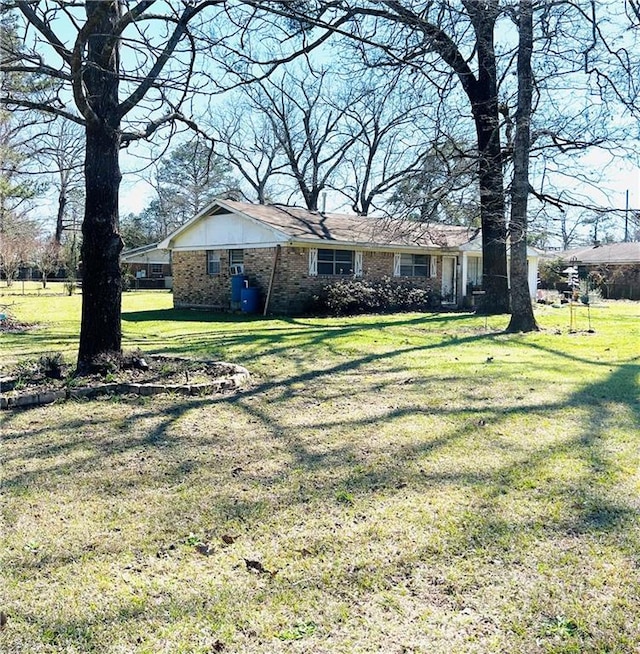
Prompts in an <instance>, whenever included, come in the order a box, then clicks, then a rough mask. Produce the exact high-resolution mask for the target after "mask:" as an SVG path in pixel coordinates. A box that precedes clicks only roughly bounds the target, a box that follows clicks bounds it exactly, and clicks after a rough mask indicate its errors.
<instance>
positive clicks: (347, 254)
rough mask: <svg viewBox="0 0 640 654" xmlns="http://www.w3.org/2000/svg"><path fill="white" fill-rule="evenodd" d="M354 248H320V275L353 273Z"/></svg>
mask: <svg viewBox="0 0 640 654" xmlns="http://www.w3.org/2000/svg"><path fill="white" fill-rule="evenodd" d="M354 258H355V257H354V252H353V250H329V249H328V248H318V275H353V274H354Z"/></svg>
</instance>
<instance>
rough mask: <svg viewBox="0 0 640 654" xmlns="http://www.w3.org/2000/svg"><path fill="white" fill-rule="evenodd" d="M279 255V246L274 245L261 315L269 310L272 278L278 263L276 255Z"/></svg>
mask: <svg viewBox="0 0 640 654" xmlns="http://www.w3.org/2000/svg"><path fill="white" fill-rule="evenodd" d="M279 256H280V246H279V245H276V251H275V252H274V253H273V266H272V267H271V277H270V278H269V288H268V289H267V299H266V300H265V301H264V310H263V312H262V315H263V316H266V315H267V311H268V310H269V302H270V301H271V290H272V289H273V280H274V279H275V276H276V266H277V265H278V257H279Z"/></svg>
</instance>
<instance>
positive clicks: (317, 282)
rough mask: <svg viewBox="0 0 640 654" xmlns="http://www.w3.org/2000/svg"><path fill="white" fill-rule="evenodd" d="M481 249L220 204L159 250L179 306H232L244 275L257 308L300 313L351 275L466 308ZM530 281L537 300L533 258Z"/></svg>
mask: <svg viewBox="0 0 640 654" xmlns="http://www.w3.org/2000/svg"><path fill="white" fill-rule="evenodd" d="M480 241H481V239H480V238H479V233H478V230H473V229H468V228H466V227H454V226H448V225H432V224H431V225H429V224H424V223H417V222H411V221H404V220H394V219H388V218H371V217H362V216H353V215H342V214H328V213H321V212H315V211H308V210H306V209H301V208H298V207H288V206H283V205H256V204H250V203H247V202H237V201H234V200H216V201H214V202H213V203H212V204H210V205H209V206H208V207H207V208H206V209H205V210H203V211H202V212H201V213H200V214H198V215H197V216H195V217H194V218H193V219H192V220H190V221H189V222H188V223H186V224H185V225H183V226H181V227H180V228H178V229H177V230H176V231H175V232H173V233H172V234H170V235H169V236H168V237H167V238H166V239H165V240H164V241H161V242H160V243H159V244H158V247H159V248H164V249H167V250H170V251H171V258H172V266H173V294H174V306H175V307H176V308H187V307H189V308H208V309H227V308H229V307H230V303H231V293H232V276H234V275H239V274H243V275H245V276H246V279H247V281H248V283H249V284H250V285H251V286H252V287H257V288H258V289H259V293H260V298H261V308H262V307H264V305H265V303H266V305H267V306H266V308H265V310H266V311H269V312H271V313H277V314H296V313H301V312H303V311H304V310H305V308H306V307H307V306H308V305H309V302H310V300H311V298H312V297H313V295H314V294H317V293H318V292H319V291H320V290H321V289H322V288H323V287H324V286H326V285H327V284H329V283H331V282H332V281H336V280H337V279H340V278H344V277H346V276H351V277H366V278H375V279H380V278H383V277H390V278H397V279H398V280H405V281H406V280H409V281H411V283H412V284H415V286H417V287H420V288H425V289H430V290H433V291H437V292H439V293H440V294H441V296H442V301H443V303H444V304H445V305H449V306H462V305H464V304H465V303H466V302H468V301H469V300H470V298H471V294H472V291H473V290H474V289H475V288H479V287H480V285H481V283H482V251H481V243H480ZM529 276H530V279H529V283H530V285H531V288H532V293H535V290H536V278H537V253H536V252H535V251H533V250H532V251H531V256H530V266H529ZM236 279H237V278H236Z"/></svg>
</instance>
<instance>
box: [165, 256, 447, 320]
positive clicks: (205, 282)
mask: <svg viewBox="0 0 640 654" xmlns="http://www.w3.org/2000/svg"><path fill="white" fill-rule="evenodd" d="M275 251H276V250H275V248H259V249H246V250H244V270H245V274H246V275H247V277H248V279H249V284H250V285H251V286H257V287H258V288H259V289H260V310H262V308H263V307H264V302H265V300H266V296H267V291H268V288H269V280H270V278H271V271H272V269H273V259H274V255H275ZM214 252H217V253H218V254H219V255H220V274H219V275H208V274H207V253H206V252H205V251H204V250H202V251H196V252H181V251H174V253H173V301H174V306H176V307H177V308H180V307H201V308H208V309H229V308H230V303H231V275H230V273H229V251H228V250H214ZM437 263H438V265H437V277H431V278H428V277H427V278H424V277H397V278H395V279H397V280H411V281H412V283H414V284H415V286H416V287H419V288H425V289H433V290H439V289H440V285H441V275H442V266H441V262H440V258H439V257H437ZM362 268H363V276H364V277H366V278H369V279H381V278H382V277H393V253H392V252H363V257H362ZM337 279H339V277H336V276H332V275H317V276H314V277H312V276H310V275H309V250H308V249H307V248H301V247H282V248H281V250H280V254H279V256H278V263H277V267H276V274H275V277H274V283H273V289H272V291H271V299H270V301H269V313H274V314H300V313H304V311H305V310H307V309H308V308H309V306H310V305H311V303H312V300H313V296H314V295H317V294H319V293H320V291H321V290H322V289H323V287H325V286H326V285H327V284H330V283H331V282H334V281H336V280H337Z"/></svg>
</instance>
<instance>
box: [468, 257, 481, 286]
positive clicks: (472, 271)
mask: <svg viewBox="0 0 640 654" xmlns="http://www.w3.org/2000/svg"><path fill="white" fill-rule="evenodd" d="M467 284H471V285H472V286H482V259H481V258H480V257H469V258H468V259H467Z"/></svg>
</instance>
